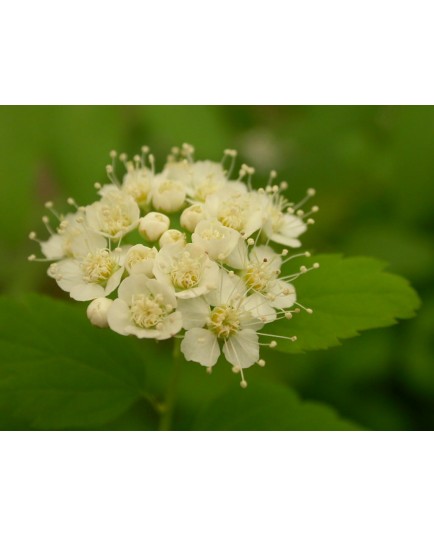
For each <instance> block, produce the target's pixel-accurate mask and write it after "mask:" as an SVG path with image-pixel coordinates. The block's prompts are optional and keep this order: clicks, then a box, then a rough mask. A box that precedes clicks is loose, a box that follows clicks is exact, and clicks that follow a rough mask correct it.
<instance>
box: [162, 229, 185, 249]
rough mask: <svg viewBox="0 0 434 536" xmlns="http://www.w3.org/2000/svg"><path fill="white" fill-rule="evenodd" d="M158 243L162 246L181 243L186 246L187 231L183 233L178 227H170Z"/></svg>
mask: <svg viewBox="0 0 434 536" xmlns="http://www.w3.org/2000/svg"><path fill="white" fill-rule="evenodd" d="M158 243H159V245H160V248H162V247H164V246H169V245H171V244H180V245H182V246H184V245H185V244H186V237H185V233H181V231H178V230H177V229H169V230H168V231H165V232H164V233H163V234H162V235H161V236H160V240H159V242H158Z"/></svg>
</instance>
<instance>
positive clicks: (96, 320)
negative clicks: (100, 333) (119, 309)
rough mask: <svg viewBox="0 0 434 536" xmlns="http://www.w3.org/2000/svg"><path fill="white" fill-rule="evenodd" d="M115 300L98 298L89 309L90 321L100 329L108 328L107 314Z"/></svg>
mask: <svg viewBox="0 0 434 536" xmlns="http://www.w3.org/2000/svg"><path fill="white" fill-rule="evenodd" d="M112 303H113V300H110V299H109V298H96V299H95V300H93V301H92V302H90V303H89V305H88V307H87V311H86V313H87V318H88V319H89V320H90V322H91V324H93V325H94V326H97V327H98V328H107V327H108V321H107V312H108V310H109V309H110V307H111V305H112Z"/></svg>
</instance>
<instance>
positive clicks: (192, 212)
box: [180, 203, 206, 233]
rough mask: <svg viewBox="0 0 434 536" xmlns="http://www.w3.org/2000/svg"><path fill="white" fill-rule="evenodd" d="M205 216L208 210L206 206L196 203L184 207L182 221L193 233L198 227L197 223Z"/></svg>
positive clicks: (185, 227)
mask: <svg viewBox="0 0 434 536" xmlns="http://www.w3.org/2000/svg"><path fill="white" fill-rule="evenodd" d="M205 218H206V212H205V208H204V206H203V205H201V204H199V203H195V204H194V205H191V206H189V207H187V208H186V209H184V211H183V212H182V214H181V220H180V222H181V225H182V227H184V229H187V231H190V233H192V232H193V231H194V230H195V229H196V226H197V224H198V223H199V222H200V221H202V220H203V219H205Z"/></svg>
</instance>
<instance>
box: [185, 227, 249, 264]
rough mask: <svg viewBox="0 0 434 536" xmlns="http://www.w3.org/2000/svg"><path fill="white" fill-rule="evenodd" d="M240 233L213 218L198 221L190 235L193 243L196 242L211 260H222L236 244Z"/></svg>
mask: <svg viewBox="0 0 434 536" xmlns="http://www.w3.org/2000/svg"><path fill="white" fill-rule="evenodd" d="M239 238H240V234H239V233H238V232H237V231H234V230H233V229H230V228H229V227H225V226H224V225H222V224H221V223H220V222H218V221H215V220H203V221H201V222H199V223H198V224H197V226H196V229H195V230H194V233H193V234H192V235H191V241H192V242H193V244H198V245H199V246H200V247H201V248H202V249H203V250H204V251H205V252H206V253H207V254H208V255H209V257H210V258H211V259H213V260H220V261H221V260H224V259H226V257H228V256H229V255H230V254H231V253H232V251H233V250H234V249H235V247H236V246H237V244H238V239H239Z"/></svg>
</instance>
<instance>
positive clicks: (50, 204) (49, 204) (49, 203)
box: [44, 201, 53, 208]
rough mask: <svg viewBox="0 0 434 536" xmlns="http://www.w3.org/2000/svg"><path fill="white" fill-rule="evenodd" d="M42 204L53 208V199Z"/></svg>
mask: <svg viewBox="0 0 434 536" xmlns="http://www.w3.org/2000/svg"><path fill="white" fill-rule="evenodd" d="M44 206H45V208H53V201H47V202H46V203H45V205H44Z"/></svg>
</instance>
